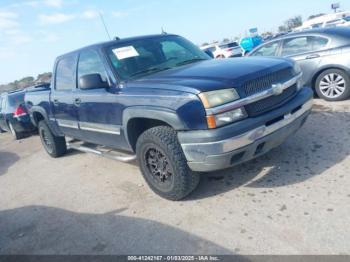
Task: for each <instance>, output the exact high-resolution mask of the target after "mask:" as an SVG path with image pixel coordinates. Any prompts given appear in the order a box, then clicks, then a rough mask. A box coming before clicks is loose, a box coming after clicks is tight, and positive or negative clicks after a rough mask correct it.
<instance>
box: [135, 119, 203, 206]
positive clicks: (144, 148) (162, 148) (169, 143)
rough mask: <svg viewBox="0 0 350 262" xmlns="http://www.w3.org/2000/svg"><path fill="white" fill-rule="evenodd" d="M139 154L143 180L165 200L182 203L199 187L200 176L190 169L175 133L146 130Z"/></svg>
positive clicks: (139, 142) (169, 129) (170, 130)
mask: <svg viewBox="0 0 350 262" xmlns="http://www.w3.org/2000/svg"><path fill="white" fill-rule="evenodd" d="M136 153H137V158H138V161H139V165H140V169H141V172H142V175H143V177H144V178H145V180H146V182H147V184H148V185H149V186H150V188H151V189H152V190H153V191H154V192H155V193H156V194H158V195H160V196H161V197H164V198H166V199H169V200H181V199H183V198H184V197H186V196H187V195H189V194H190V193H191V192H192V191H193V190H194V189H195V188H196V187H197V185H198V183H199V179H200V178H199V174H197V173H194V172H192V171H191V170H190V169H189V167H188V165H187V161H186V158H185V156H184V154H183V152H182V149H181V145H180V143H179V142H178V140H177V134H176V132H175V130H174V129H172V128H170V127H167V126H158V127H153V128H151V129H148V130H146V131H145V132H144V133H143V134H142V135H141V136H140V137H139V139H138V140H137V144H136Z"/></svg>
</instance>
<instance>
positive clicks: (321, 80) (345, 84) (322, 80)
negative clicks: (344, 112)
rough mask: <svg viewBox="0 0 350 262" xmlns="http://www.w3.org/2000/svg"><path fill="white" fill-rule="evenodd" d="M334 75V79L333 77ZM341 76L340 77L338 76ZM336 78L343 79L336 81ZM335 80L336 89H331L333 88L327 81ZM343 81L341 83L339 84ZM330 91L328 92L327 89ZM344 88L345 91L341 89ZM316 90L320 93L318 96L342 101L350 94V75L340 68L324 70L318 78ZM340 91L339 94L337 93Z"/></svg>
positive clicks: (328, 99)
mask: <svg viewBox="0 0 350 262" xmlns="http://www.w3.org/2000/svg"><path fill="white" fill-rule="evenodd" d="M331 76H333V79H331V78H332V77H331ZM338 77H339V78H338ZM336 79H339V80H341V81H338V82H337V81H335V80H336ZM328 82H329V83H332V82H334V84H335V86H336V87H334V88H336V90H334V88H333V90H334V91H332V90H330V89H332V88H331V87H329V86H330V85H328V86H327V83H328ZM339 83H341V84H339ZM328 90H329V91H330V93H329V94H328V93H327V91H328ZM341 90H343V91H341ZM315 91H316V93H317V95H318V97H320V98H322V99H324V100H327V101H342V100H345V99H347V98H349V96H350V78H349V76H348V75H347V74H346V73H345V72H344V71H342V70H339V69H328V70H325V71H324V72H322V73H321V74H320V75H319V76H318V77H317V79H316V82H315ZM338 92H339V94H337V93H338Z"/></svg>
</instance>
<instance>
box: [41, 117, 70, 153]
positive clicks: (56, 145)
mask: <svg viewBox="0 0 350 262" xmlns="http://www.w3.org/2000/svg"><path fill="white" fill-rule="evenodd" d="M38 131H39V136H40V139H41V143H42V144H43V146H44V148H45V150H46V152H47V153H48V154H49V155H50V156H51V157H55V158H56V157H60V156H63V155H64V154H65V153H66V152H67V146H66V139H65V138H64V137H62V136H55V135H54V134H53V133H52V132H51V130H50V128H49V127H48V125H47V124H46V123H45V121H44V120H42V121H40V122H39V124H38Z"/></svg>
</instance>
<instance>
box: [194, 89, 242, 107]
mask: <svg viewBox="0 0 350 262" xmlns="http://www.w3.org/2000/svg"><path fill="white" fill-rule="evenodd" d="M199 98H200V99H201V100H202V103H203V105H204V107H205V108H206V109H208V108H212V107H216V106H220V105H223V104H226V103H229V102H232V101H235V100H237V99H239V95H238V94H237V92H236V90H235V89H233V88H230V89H221V90H215V91H209V92H203V93H200V94H199Z"/></svg>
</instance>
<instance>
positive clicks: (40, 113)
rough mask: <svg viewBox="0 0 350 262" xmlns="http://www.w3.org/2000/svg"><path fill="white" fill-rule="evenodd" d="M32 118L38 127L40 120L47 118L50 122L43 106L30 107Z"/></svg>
mask: <svg viewBox="0 0 350 262" xmlns="http://www.w3.org/2000/svg"><path fill="white" fill-rule="evenodd" d="M30 120H31V121H32V123H33V125H34V126H36V127H38V124H39V121H41V120H45V121H46V122H48V120H49V118H48V116H47V113H46V111H45V110H44V109H43V108H41V107H36V106H33V107H32V108H31V109H30Z"/></svg>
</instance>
